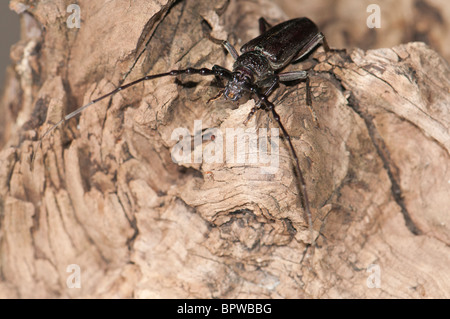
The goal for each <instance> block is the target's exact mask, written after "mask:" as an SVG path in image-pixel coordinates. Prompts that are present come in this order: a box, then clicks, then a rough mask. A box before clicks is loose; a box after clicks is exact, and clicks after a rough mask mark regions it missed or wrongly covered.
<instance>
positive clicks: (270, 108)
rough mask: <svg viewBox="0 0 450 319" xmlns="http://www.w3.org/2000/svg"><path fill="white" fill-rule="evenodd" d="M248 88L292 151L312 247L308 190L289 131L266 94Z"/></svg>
mask: <svg viewBox="0 0 450 319" xmlns="http://www.w3.org/2000/svg"><path fill="white" fill-rule="evenodd" d="M249 90H250V91H251V92H252V93H253V94H255V95H256V97H257V98H258V100H259V101H258V102H259V103H260V104H261V105H263V106H264V107H266V108H267V109H268V111H270V112H271V113H272V115H273V118H274V119H275V121H276V122H277V124H278V126H279V127H280V129H281V132H282V133H283V136H284V138H285V139H286V140H287V141H288V144H289V149H290V151H291V153H292V156H293V158H294V162H295V165H294V168H295V170H296V173H297V177H298V181H299V185H298V186H299V191H300V195H301V196H300V197H301V198H300V199H301V201H302V204H303V208H304V209H305V215H306V219H307V221H308V228H309V230H310V232H311V247H312V248H313V249H314V247H315V243H316V240H315V237H314V231H313V222H312V215H311V209H310V204H309V198H308V192H307V189H306V182H305V178H304V176H303V172H302V170H301V169H300V161H299V159H298V156H297V152H295V148H294V145H293V144H292V141H291V136H290V135H289V133H288V132H287V130H286V129H285V127H284V125H283V123H281V120H280V116H279V115H278V113H277V111H275V105H274V104H273V103H272V102H270V101H269V100H268V99H267V96H265V95H264V94H261V93H259V92H258V89H257V87H254V86H251V87H249ZM255 111H256V110H255V109H252V111H251V113H252V114H254V113H255Z"/></svg>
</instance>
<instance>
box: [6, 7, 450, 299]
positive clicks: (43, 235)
mask: <svg viewBox="0 0 450 319" xmlns="http://www.w3.org/2000/svg"><path fill="white" fill-rule="evenodd" d="M13 3H14V1H13ZM79 3H80V7H81V10H82V11H81V13H82V18H83V21H82V25H81V28H80V29H75V30H74V29H68V28H66V27H65V20H66V18H67V16H68V14H66V13H65V12H66V6H65V5H62V4H55V6H54V7H51V6H49V5H44V4H41V3H38V4H37V5H36V6H35V7H33V8H29V9H28V10H29V11H30V12H32V13H33V15H32V17H31V16H29V15H27V14H25V15H24V16H23V19H28V24H27V26H28V28H35V29H34V30H35V31H36V32H34V33H33V32H28V33H27V34H24V38H23V40H22V41H21V43H20V44H18V45H16V46H15V48H14V49H13V54H12V55H13V57H15V64H16V65H21V66H22V68H21V69H20V71H16V73H15V74H13V73H12V74H13V75H14V76H13V75H12V76H11V77H10V79H9V82H8V88H10V89H9V90H6V91H5V94H4V96H3V98H2V107H4V108H6V109H7V111H5V112H9V113H8V114H7V116H8V117H9V118H11V119H12V120H11V123H10V125H9V126H8V127H6V129H5V131H4V132H5V133H4V136H3V137H2V138H3V139H2V140H4V141H5V142H4V145H3V148H2V150H1V152H0V257H1V258H0V275H1V276H0V279H1V281H0V297H44V298H48V297H138V298H148V297H150V298H159V297H171V298H174V297H181V298H187V297H194V298H198V297H203V298H209V297H218V298H245V297H268V298H275V297H277V298H278V297H281V298H299V297H321V298H327V297H328V298H334V297H339V298H345V297H359V298H367V297H381V298H392V297H407V298H423V297H437V298H448V297H449V293H448V292H449V291H450V276H449V273H448V270H447V268H448V265H449V264H450V254H449V248H448V247H449V242H450V238H449V234H450V232H449V225H450V215H449V214H448V207H450V196H449V195H448V194H449V193H450V167H449V163H450V162H449V154H450V143H449V141H450V132H449V127H450V125H449V124H450V123H449V122H450V116H449V105H450V98H449V89H448V88H449V87H450V79H449V74H450V72H449V65H448V63H447V62H446V61H445V60H444V59H442V58H441V57H440V56H439V55H438V54H437V53H435V52H434V51H433V50H432V49H430V48H429V47H427V46H425V45H424V44H422V43H418V42H417V43H409V44H405V45H399V46H395V47H393V48H391V49H379V50H373V51H363V50H360V49H354V50H350V51H349V52H348V53H344V52H340V53H329V54H325V53H324V52H323V50H322V49H318V50H317V52H315V53H314V54H313V57H314V60H311V61H309V62H307V63H304V64H303V65H309V66H312V67H313V70H312V72H311V83H312V86H313V107H314V110H315V112H316V115H317V117H318V122H319V126H317V125H316V124H315V122H314V121H313V118H312V116H311V113H310V111H309V110H308V108H306V107H305V103H304V99H305V89H304V84H303V83H293V84H291V85H289V86H287V87H286V86H281V87H280V89H279V90H278V91H276V92H275V94H273V95H272V97H271V98H272V99H274V100H276V101H278V102H277V110H278V112H279V113H280V115H281V118H282V121H283V123H286V128H287V129H288V131H289V132H290V134H291V136H292V138H293V141H294V146H295V147H296V150H297V152H298V154H299V155H300V157H301V166H302V169H303V170H304V172H305V175H306V181H307V184H308V193H309V195H310V197H311V202H312V208H313V214H314V216H313V217H314V230H315V233H316V234H317V235H318V239H317V242H318V244H319V247H318V248H316V249H315V251H314V254H313V255H310V252H311V250H308V249H307V246H308V245H307V244H308V243H309V240H310V233H309V230H308V226H307V222H305V219H304V216H303V211H302V208H301V205H299V203H298V198H297V190H296V186H295V185H296V182H295V178H294V177H293V173H292V172H293V171H292V168H291V157H290V155H289V152H288V150H287V148H286V145H284V143H282V142H281V143H280V150H279V152H280V156H279V168H278V170H277V171H276V172H274V173H273V174H262V173H261V165H260V164H258V163H256V164H255V163H248V162H247V163H230V162H228V163H213V164H209V163H206V162H202V163H186V164H176V163H174V161H173V160H172V157H171V155H172V151H173V149H174V147H175V145H176V143H177V141H175V140H172V139H171V137H172V133H173V132H174V130H175V129H176V128H186V129H188V130H189V132H190V133H191V134H192V135H194V134H193V130H194V127H195V125H196V124H195V122H194V121H196V120H201V121H202V128H203V129H206V128H218V129H220V131H221V132H222V133H224V134H225V133H226V129H227V128H232V129H238V128H241V129H248V128H258V127H260V128H265V127H266V126H268V127H269V128H276V125H275V123H273V122H272V121H270V120H267V119H268V118H269V117H268V116H267V115H266V114H265V113H264V112H263V111H260V112H259V114H258V116H257V117H255V118H253V119H252V120H251V121H250V122H249V123H248V124H247V126H244V125H243V124H242V122H243V120H244V119H245V117H246V116H247V114H248V112H249V110H250V109H251V107H252V106H253V105H254V104H253V103H254V102H253V100H250V101H248V102H245V101H243V102H242V103H243V105H240V106H239V107H238V108H237V107H236V106H237V105H236V104H233V103H230V102H225V101H223V99H218V100H215V101H212V102H209V103H208V100H209V99H211V98H212V97H214V96H215V95H216V94H217V92H218V90H219V88H218V87H217V85H216V84H215V83H214V81H213V79H209V78H202V77H200V76H196V77H192V78H188V77H180V78H179V79H177V80H174V79H173V78H163V79H160V80H155V81H153V82H148V83H144V84H143V85H139V86H137V87H135V88H132V89H129V90H126V91H123V92H121V93H119V94H117V95H115V96H114V97H112V98H111V99H108V100H105V101H102V102H100V103H98V104H95V105H93V106H92V107H90V108H89V109H87V110H86V111H84V112H83V113H82V114H81V115H80V116H79V118H77V119H74V120H71V121H69V122H68V123H66V124H65V125H64V126H62V127H61V128H60V129H58V130H56V131H55V132H54V133H53V134H52V135H51V136H49V137H48V138H46V139H45V140H44V141H43V143H42V147H41V148H39V149H36V146H37V142H36V139H37V135H42V134H43V133H44V132H45V130H47V129H48V128H49V127H50V125H51V124H52V123H55V122H56V121H58V120H59V119H60V118H61V116H62V114H67V112H70V111H72V110H74V109H75V108H77V107H79V106H80V105H83V104H84V103H86V102H88V101H90V100H91V99H93V98H95V97H97V96H100V95H102V94H105V93H107V92H109V91H111V90H112V89H113V88H114V87H115V86H117V85H118V84H119V83H125V82H129V81H131V80H133V79H137V78H139V77H140V76H142V75H143V74H149V73H158V72H164V71H166V70H169V69H174V68H182V67H186V66H194V67H200V66H207V67H211V66H212V65H213V64H220V65H223V66H227V67H231V64H232V59H231V57H230V56H229V55H226V54H225V53H224V51H223V50H222V49H221V48H219V47H217V45H215V44H214V43H211V42H210V41H209V40H208V39H205V38H204V37H203V36H202V28H201V20H202V19H203V18H204V19H206V20H207V21H208V22H209V24H210V25H211V26H212V27H213V30H214V31H213V35H214V36H215V37H218V38H221V39H228V40H229V41H230V42H231V43H237V44H238V45H237V46H238V47H239V45H241V44H243V43H245V41H247V40H249V39H251V38H252V37H254V36H255V35H257V33H258V28H257V18H258V17H259V16H269V12H270V18H271V20H272V21H277V19H278V21H281V20H283V19H284V18H285V17H284V16H283V14H282V12H281V11H280V10H279V9H278V8H277V7H276V6H275V5H273V4H268V3H266V2H264V1H261V3H251V2H242V3H240V2H231V3H229V4H228V2H227V1H224V0H223V1H219V0H218V1H207V2H202V1H198V2H197V3H194V2H193V1H188V2H178V3H177V4H175V5H173V1H166V2H164V1H159V2H158V3H157V4H155V3H153V2H150V1H135V2H133V3H132V4H131V3H130V4H129V5H127V6H126V7H123V6H122V5H119V4H116V3H115V2H107V4H108V5H109V6H110V7H108V6H107V5H106V4H105V6H101V5H100V2H99V1H79ZM262 4H264V5H262ZM169 9H170V11H169ZM277 15H278V16H277ZM35 26H36V27H35ZM44 26H45V29H46V32H45V34H44V33H42V28H43V27H44ZM39 30H40V32H37V31H39ZM238 40H239V41H238ZM27 52H28V53H27ZM141 52H142V54H141ZM138 56H140V58H139V59H138V62H137V63H136V64H134V63H135V61H136V59H137V57H138ZM303 65H301V64H296V65H293V66H290V67H289V69H291V68H292V69H298V68H301V67H302V66H303ZM16 69H17V68H16ZM124 77H126V79H124ZM211 84H213V85H211ZM14 88H16V89H14ZM19 88H20V89H19ZM13 91H14V92H15V94H12V93H11V92H13ZM6 106H8V107H6ZM5 114H6V113H5ZM44 121H45V123H44ZM216 135H217V134H216ZM193 138H194V137H193ZM218 138H219V137H218V136H216V139H215V140H214V141H211V140H210V141H206V142H204V143H203V144H202V145H201V146H200V147H203V148H205V147H207V146H208V145H210V146H211V145H213V143H218V142H219V139H218ZM33 150H36V151H37V153H36V162H35V164H34V168H33V170H31V156H32V153H33ZM72 264H76V265H78V266H79V267H80V269H81V288H69V287H68V285H67V278H68V277H69V275H70V274H71V273H69V272H67V267H68V266H69V265H72ZM373 265H375V266H373ZM371 271H375V272H377V271H379V272H380V276H381V277H380V282H379V284H380V287H379V288H370V287H371V284H372V282H371V279H373V276H374V273H373V272H371ZM375 274H376V273H375ZM371 275H372V277H370V276H371ZM375 283H376V284H377V283H378V282H376V281H375Z"/></svg>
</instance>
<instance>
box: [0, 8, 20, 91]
mask: <svg viewBox="0 0 450 319" xmlns="http://www.w3.org/2000/svg"><path fill="white" fill-rule="evenodd" d="M19 38H20V23H19V15H18V14H16V13H15V12H13V11H11V10H9V1H5V0H2V1H0V43H1V46H0V88H3V84H4V83H5V71H6V67H7V66H8V64H9V63H10V59H9V50H10V48H11V45H13V44H14V43H16V42H17V41H19Z"/></svg>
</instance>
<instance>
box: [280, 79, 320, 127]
mask: <svg viewBox="0 0 450 319" xmlns="http://www.w3.org/2000/svg"><path fill="white" fill-rule="evenodd" d="M278 76H279V77H280V81H281V82H287V81H294V80H304V81H305V83H306V106H308V109H309V111H310V112H311V116H312V117H313V120H314V122H315V123H316V125H317V127H320V125H319V120H318V119H317V115H316V112H315V111H314V109H313V107H312V98H311V86H310V81H309V75H308V72H306V71H293V72H286V73H280V74H278Z"/></svg>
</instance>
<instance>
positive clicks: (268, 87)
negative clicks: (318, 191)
mask: <svg viewBox="0 0 450 319" xmlns="http://www.w3.org/2000/svg"><path fill="white" fill-rule="evenodd" d="M259 29H260V33H261V34H260V35H259V36H258V37H256V38H255V39H253V40H250V41H249V42H247V43H246V44H244V45H243V46H242V47H241V55H239V54H238V53H237V51H236V49H235V48H234V47H233V46H232V45H231V44H230V43H229V42H227V41H220V40H217V39H214V38H212V37H211V36H209V38H210V39H211V40H212V41H214V42H216V43H220V44H222V45H223V46H224V47H225V49H226V50H227V51H228V52H229V53H230V54H231V56H232V57H233V58H234V59H235V62H234V65H233V71H229V70H227V69H225V68H223V67H221V66H218V65H214V66H213V67H212V68H211V69H208V68H200V69H197V68H187V69H179V70H172V71H169V72H166V73H159V74H154V75H146V76H144V77H142V78H140V79H138V80H135V81H133V82H130V83H128V84H125V85H122V86H120V87H117V88H116V89H115V90H113V91H111V92H109V93H107V94H105V95H103V96H100V97H98V98H96V99H94V100H92V101H91V102H89V103H88V104H86V105H84V106H82V107H80V108H78V109H77V110H75V111H74V112H72V113H70V114H68V115H66V116H65V117H64V118H62V119H61V120H60V121H59V122H57V123H56V124H54V125H53V126H52V127H51V128H50V129H49V130H48V131H46V132H45V133H44V134H43V135H42V137H41V138H40V139H39V144H40V142H42V139H44V138H45V137H46V136H47V135H48V134H50V132H52V131H53V130H54V129H55V128H57V127H58V126H59V125H61V124H62V123H63V122H64V121H67V120H69V119H71V118H73V117H75V116H76V115H78V114H79V113H81V112H82V111H83V110H85V109H86V108H88V107H89V106H90V105H92V104H94V103H97V102H98V101H101V100H103V99H105V98H107V97H109V96H111V95H113V94H115V93H117V92H119V91H122V90H124V89H126V88H129V87H131V86H133V85H135V84H137V83H140V82H143V81H147V80H153V79H156V78H160V77H165V76H177V75H180V74H199V75H203V76H206V75H214V76H216V77H217V78H220V79H225V80H227V81H228V82H227V84H226V86H225V89H224V91H223V95H224V96H225V99H228V100H232V101H237V100H239V99H240V98H241V97H242V95H243V93H250V95H253V96H254V97H256V103H255V106H254V107H253V108H252V109H251V111H250V113H249V114H248V116H247V118H246V119H245V121H244V124H246V123H247V122H248V121H249V120H250V118H251V117H252V116H253V115H254V114H255V112H256V111H257V110H258V109H264V110H266V111H268V112H269V113H272V115H273V118H274V119H275V121H276V122H277V124H278V126H279V127H280V129H281V131H282V133H283V136H284V138H285V139H286V141H287V142H288V144H289V149H290V152H291V153H292V156H293V159H294V162H295V163H294V170H296V175H297V178H298V180H297V182H298V183H297V184H298V187H299V193H300V195H301V196H300V200H301V201H302V204H303V208H304V210H305V215H306V217H307V220H308V226H309V228H310V231H311V236H312V246H314V236H313V231H312V229H313V228H312V216H311V210H310V204H309V199H308V192H307V187H306V182H305V178H304V177H303V173H302V170H301V169H300V165H299V159H298V156H297V153H296V151H295V149H294V146H293V144H292V141H291V137H290V136H289V134H288V132H287V131H286V129H285V127H284V125H283V124H282V123H281V121H280V116H279V115H278V113H277V112H276V110H275V105H274V104H273V103H272V102H270V101H269V100H268V96H269V95H270V93H272V91H273V90H274V89H275V88H276V87H277V85H278V84H279V82H285V81H293V80H303V81H305V82H306V104H307V106H308V107H309V108H311V105H312V102H311V88H310V84H309V77H308V73H307V72H306V71H292V72H285V73H278V71H280V70H282V69H283V68H284V67H286V66H287V65H288V64H290V63H292V62H295V61H298V60H299V59H301V58H302V57H304V56H305V55H306V54H308V53H309V52H311V51H312V50H313V49H314V48H316V47H317V46H318V45H320V44H322V45H323V47H324V49H325V51H329V50H330V49H329V47H328V44H327V42H326V40H325V37H324V35H323V34H322V33H321V32H320V31H319V29H318V28H317V26H316V25H315V24H314V23H313V22H312V21H311V20H309V19H308V18H297V19H292V20H289V21H286V22H282V23H280V24H278V25H275V26H273V27H271V26H270V24H269V23H268V22H267V21H266V20H265V19H264V18H260V19H259ZM38 147H39V145H38Z"/></svg>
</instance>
